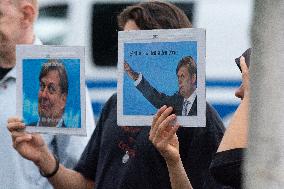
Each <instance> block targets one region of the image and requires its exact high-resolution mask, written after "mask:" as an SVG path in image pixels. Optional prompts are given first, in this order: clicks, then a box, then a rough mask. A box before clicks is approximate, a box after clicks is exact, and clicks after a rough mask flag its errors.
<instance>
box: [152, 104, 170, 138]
mask: <svg viewBox="0 0 284 189" xmlns="http://www.w3.org/2000/svg"><path fill="white" fill-rule="evenodd" d="M162 110H164V108H163V109H162ZM162 110H161V111H160V112H159V114H158V116H157V120H156V121H155V124H154V126H153V129H152V132H151V139H153V138H154V137H155V135H156V133H157V130H158V128H159V127H160V124H161V123H162V122H163V121H164V120H165V119H166V118H167V117H168V116H169V115H170V113H171V112H172V111H173V108H172V107H168V108H166V109H165V110H164V111H162Z"/></svg>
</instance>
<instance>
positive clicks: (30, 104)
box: [22, 59, 81, 128]
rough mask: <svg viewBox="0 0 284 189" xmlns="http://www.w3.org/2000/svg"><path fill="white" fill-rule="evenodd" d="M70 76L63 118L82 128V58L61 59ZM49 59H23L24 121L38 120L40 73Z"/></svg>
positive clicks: (67, 124) (70, 124)
mask: <svg viewBox="0 0 284 189" xmlns="http://www.w3.org/2000/svg"><path fill="white" fill-rule="evenodd" d="M60 60H61V62H62V63H63V64H64V66H65V69H66V71H67V77H68V84H69V89H68V96H67V102H66V107H65V112H64V115H63V119H64V122H65V125H66V126H67V127H70V128H81V108H80V96H81V95H80V59H60ZM47 61H48V59H24V60H23V73H22V74H23V75H22V77H23V119H24V122H25V123H26V124H27V123H34V122H37V121H38V118H39V116H38V91H39V74H40V70H41V66H42V64H44V63H46V62H47Z"/></svg>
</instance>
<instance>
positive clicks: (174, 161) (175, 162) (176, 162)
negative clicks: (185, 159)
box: [165, 157, 182, 167]
mask: <svg viewBox="0 0 284 189" xmlns="http://www.w3.org/2000/svg"><path fill="white" fill-rule="evenodd" d="M165 160H166V164H167V166H168V167H177V166H180V165H182V161H181V159H180V157H176V158H171V159H166V158H165Z"/></svg>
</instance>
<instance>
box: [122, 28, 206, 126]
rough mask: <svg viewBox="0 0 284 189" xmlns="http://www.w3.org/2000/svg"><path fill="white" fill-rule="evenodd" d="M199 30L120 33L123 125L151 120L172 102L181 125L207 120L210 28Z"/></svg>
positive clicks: (195, 124)
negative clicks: (207, 59) (207, 32)
mask: <svg viewBox="0 0 284 189" xmlns="http://www.w3.org/2000/svg"><path fill="white" fill-rule="evenodd" d="M197 30H198V29H197ZM197 30H192V29H179V30H175V31H172V32H174V33H176V35H173V33H171V32H170V30H155V31H144V32H143V31H136V32H121V33H120V35H119V36H120V41H119V42H120V43H119V47H120V50H121V51H119V69H120V72H119V73H120V75H119V81H118V89H119V90H118V105H119V106H118V123H119V125H126V124H129V125H137V126H143V125H148V126H149V125H150V124H151V122H152V119H153V116H154V114H155V113H156V112H157V110H158V109H159V108H160V107H162V106H163V105H167V106H171V107H173V109H174V112H173V113H175V114H176V115H177V116H178V119H177V120H178V123H179V124H180V125H182V126H189V127H202V126H205V122H204V120H205V82H204V81H205V61H204V59H205V52H203V51H205V42H204V40H205V32H204V30H200V29H199V30H198V31H199V32H198V31H197ZM186 31H187V32H186ZM151 32H152V34H150V33H151ZM133 33H136V35H133ZM138 33H139V34H138ZM178 33H180V34H181V35H178ZM128 35H130V36H128ZM202 35H204V40H202ZM127 36H128V37H127ZM181 36H182V38H181ZM130 39H131V40H130Z"/></svg>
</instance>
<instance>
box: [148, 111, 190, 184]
mask: <svg viewBox="0 0 284 189" xmlns="http://www.w3.org/2000/svg"><path fill="white" fill-rule="evenodd" d="M172 111H173V108H172V107H169V108H167V107H166V106H163V107H162V108H160V109H159V110H158V112H157V115H156V116H155V117H154V120H153V123H152V127H151V130H150V136H149V139H150V141H151V142H152V143H153V145H154V146H155V147H156V148H157V149H158V151H159V152H160V153H161V155H162V156H163V157H164V159H165V161H166V164H167V167H168V171H169V176H170V181H171V187H172V189H192V186H191V184H190V181H189V179H188V177H187V174H186V171H185V169H184V167H183V164H182V161H181V158H180V154H179V142H178V137H177V135H176V131H177V130H178V128H179V126H178V125H174V124H173V123H174V121H175V119H176V115H174V114H172V115H170V114H171V112H172Z"/></svg>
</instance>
